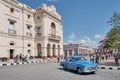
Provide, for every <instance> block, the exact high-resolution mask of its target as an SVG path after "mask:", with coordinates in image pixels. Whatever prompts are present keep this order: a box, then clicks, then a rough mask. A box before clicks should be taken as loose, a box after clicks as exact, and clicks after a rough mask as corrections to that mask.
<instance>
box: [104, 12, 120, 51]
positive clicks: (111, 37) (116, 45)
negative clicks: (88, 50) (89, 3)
mask: <svg viewBox="0 0 120 80" xmlns="http://www.w3.org/2000/svg"><path fill="white" fill-rule="evenodd" d="M108 23H110V24H111V25H112V26H113V28H111V30H110V31H109V32H108V33H107V35H106V38H107V40H106V41H105V46H104V47H105V48H109V49H111V48H112V49H120V14H118V13H117V12H114V14H113V16H112V17H111V18H110V21H108Z"/></svg>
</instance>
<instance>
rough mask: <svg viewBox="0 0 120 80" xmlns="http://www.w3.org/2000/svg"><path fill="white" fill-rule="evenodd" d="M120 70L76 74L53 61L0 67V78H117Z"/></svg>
mask: <svg viewBox="0 0 120 80" xmlns="http://www.w3.org/2000/svg"><path fill="white" fill-rule="evenodd" d="M119 73H120V70H108V69H98V71H97V72H96V74H82V75H80V74H77V72H74V71H70V70H68V71H64V70H63V69H62V67H61V66H60V65H59V63H57V61H56V60H54V61H47V62H42V63H34V64H27V65H18V66H17V65H16V66H4V67H0V79H1V80H80V79H82V80H119V78H120V76H119Z"/></svg>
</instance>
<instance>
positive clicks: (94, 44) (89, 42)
mask: <svg viewBox="0 0 120 80" xmlns="http://www.w3.org/2000/svg"><path fill="white" fill-rule="evenodd" d="M78 43H80V44H83V45H86V46H88V47H91V48H96V47H97V46H98V43H97V42H96V41H93V40H91V39H90V38H89V37H86V36H84V37H83V39H81V40H79V41H78Z"/></svg>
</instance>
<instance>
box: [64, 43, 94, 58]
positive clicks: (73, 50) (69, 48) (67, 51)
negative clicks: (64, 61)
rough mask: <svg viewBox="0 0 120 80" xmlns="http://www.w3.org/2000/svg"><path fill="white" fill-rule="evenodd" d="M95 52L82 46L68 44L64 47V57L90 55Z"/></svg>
mask: <svg viewBox="0 0 120 80" xmlns="http://www.w3.org/2000/svg"><path fill="white" fill-rule="evenodd" d="M92 52H93V50H92V49H91V48H89V47H87V46H85V45H82V44H68V45H64V56H65V57H67V56H71V55H89V54H91V53H92Z"/></svg>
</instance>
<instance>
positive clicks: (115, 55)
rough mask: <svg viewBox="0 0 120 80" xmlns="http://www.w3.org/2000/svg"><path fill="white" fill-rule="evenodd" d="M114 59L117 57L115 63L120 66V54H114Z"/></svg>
mask: <svg viewBox="0 0 120 80" xmlns="http://www.w3.org/2000/svg"><path fill="white" fill-rule="evenodd" d="M114 59H115V65H116V66H119V62H118V59H119V54H114Z"/></svg>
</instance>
